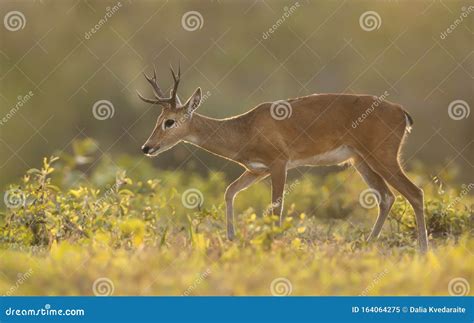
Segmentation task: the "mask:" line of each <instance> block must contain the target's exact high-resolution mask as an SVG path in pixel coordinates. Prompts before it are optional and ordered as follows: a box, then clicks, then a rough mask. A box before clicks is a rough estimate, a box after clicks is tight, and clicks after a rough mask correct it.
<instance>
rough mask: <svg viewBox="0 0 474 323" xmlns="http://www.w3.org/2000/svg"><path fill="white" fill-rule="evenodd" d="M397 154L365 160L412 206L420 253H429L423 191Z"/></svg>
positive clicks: (381, 155) (380, 155) (382, 155)
mask: <svg viewBox="0 0 474 323" xmlns="http://www.w3.org/2000/svg"><path fill="white" fill-rule="evenodd" d="M397 156H398V155H397V154H393V156H392V155H391V154H386V153H385V154H378V156H371V157H370V158H366V159H365V160H366V161H367V162H368V164H369V165H370V167H372V169H373V170H375V171H376V172H377V173H378V174H379V175H380V176H382V177H383V178H384V179H385V180H386V181H387V183H388V184H390V185H391V186H392V187H393V188H395V189H396V190H397V191H399V192H400V194H402V195H403V196H404V197H405V198H406V199H407V200H408V202H409V203H410V204H411V206H412V207H413V210H414V212H415V219H416V227H417V232H418V243H419V246H420V251H421V252H422V253H426V252H427V251H428V235H427V233H426V224H425V214H424V202H423V196H424V194H423V190H422V189H421V188H419V187H418V186H416V185H415V184H413V182H412V181H410V179H409V178H408V177H407V176H406V175H405V173H404V172H403V169H402V167H401V166H400V163H399V161H398V158H397Z"/></svg>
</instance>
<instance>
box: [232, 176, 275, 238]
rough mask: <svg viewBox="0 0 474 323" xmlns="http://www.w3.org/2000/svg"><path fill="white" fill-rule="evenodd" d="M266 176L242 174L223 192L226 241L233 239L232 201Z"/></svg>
mask: <svg viewBox="0 0 474 323" xmlns="http://www.w3.org/2000/svg"><path fill="white" fill-rule="evenodd" d="M266 176H268V174H266V173H252V172H250V171H246V172H244V173H243V174H242V175H240V177H239V178H237V179H236V180H235V181H234V182H232V183H231V184H230V185H229V186H228V187H227V189H226V191H225V202H226V219H227V239H229V240H233V239H234V237H235V230H234V199H235V196H236V195H237V194H238V193H239V192H240V191H242V190H245V189H246V188H248V187H249V186H250V185H252V184H253V183H255V182H257V181H259V180H261V179H263V178H264V177H266Z"/></svg>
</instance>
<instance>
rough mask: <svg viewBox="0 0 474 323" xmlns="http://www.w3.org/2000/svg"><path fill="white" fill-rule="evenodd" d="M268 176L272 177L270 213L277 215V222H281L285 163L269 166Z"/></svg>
mask: <svg viewBox="0 0 474 323" xmlns="http://www.w3.org/2000/svg"><path fill="white" fill-rule="evenodd" d="M270 176H271V178H272V206H271V207H272V214H274V215H277V216H278V217H279V222H278V224H279V225H281V223H282V211H283V202H284V201H283V200H284V195H283V192H284V190H285V183H286V163H277V164H275V165H273V166H272V167H271V170H270Z"/></svg>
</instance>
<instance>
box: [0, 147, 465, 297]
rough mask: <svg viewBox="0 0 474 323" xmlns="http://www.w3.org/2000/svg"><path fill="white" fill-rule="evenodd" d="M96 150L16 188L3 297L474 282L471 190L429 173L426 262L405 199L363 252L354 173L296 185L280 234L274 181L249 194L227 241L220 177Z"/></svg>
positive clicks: (3, 259)
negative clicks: (273, 210) (191, 193)
mask: <svg viewBox="0 0 474 323" xmlns="http://www.w3.org/2000/svg"><path fill="white" fill-rule="evenodd" d="M94 147H95V143H94V142H93V141H92V140H90V139H86V140H82V141H78V142H76V143H75V144H74V151H73V153H72V154H70V155H69V154H64V153H62V154H61V155H60V156H59V157H51V158H45V159H44V161H43V163H42V165H39V167H38V168H37V169H30V170H29V171H28V172H27V173H26V174H25V175H24V176H23V177H22V178H21V179H19V180H18V181H17V182H15V183H13V184H12V185H11V186H10V187H9V189H10V190H9V191H8V194H10V195H9V196H7V195H8V194H7V193H6V194H7V195H5V202H6V204H7V206H4V208H3V210H2V213H1V215H0V248H1V249H0V273H1V274H0V294H6V295H93V294H94V292H93V288H92V286H93V283H94V281H96V280H97V279H98V278H100V277H106V278H108V279H110V281H111V282H112V283H113V286H114V288H113V295H157V294H158V295H163V294H166V295H183V294H185V295H271V294H272V291H271V289H270V286H271V283H272V281H274V280H275V279H277V278H281V277H283V278H286V279H288V281H289V282H290V283H291V295H420V294H422V295H447V294H449V290H448V284H449V282H450V281H451V280H452V279H453V278H457V277H462V278H464V279H466V280H467V281H470V282H472V281H474V272H473V270H472V268H473V263H474V261H473V260H474V257H473V253H472V250H474V238H473V236H472V233H473V222H472V220H473V215H472V205H473V203H474V198H473V197H472V193H470V192H468V191H467V190H468V189H469V188H468V187H461V186H456V185H452V186H450V185H448V184H446V183H445V184H444V185H443V187H442V188H440V184H439V183H433V181H431V179H430V178H425V177H424V176H417V174H418V173H420V174H421V173H422V171H421V170H418V171H414V172H413V173H411V174H410V176H411V177H412V178H413V179H414V180H415V181H416V182H417V183H418V184H419V185H421V186H422V187H423V188H424V190H425V196H426V201H425V204H426V212H427V222H428V231H429V235H430V242H431V246H432V249H431V251H430V252H429V253H428V254H427V255H426V256H420V255H418V254H417V252H416V246H417V243H416V232H415V229H414V216H413V212H412V210H411V208H410V207H409V205H408V204H407V203H406V202H405V200H404V199H402V198H401V197H398V198H397V201H396V204H395V206H394V208H393V210H392V212H391V215H390V217H389V220H388V221H387V223H386V224H385V228H384V231H383V232H382V235H381V237H380V239H379V240H378V241H376V242H371V243H367V242H365V239H366V237H367V236H368V234H369V232H370V229H371V226H372V224H373V222H374V220H375V216H376V213H377V212H376V208H373V209H366V208H363V207H362V206H361V205H360V203H359V194H360V192H362V191H363V190H364V189H366V186H365V184H364V183H363V182H362V181H361V180H360V179H359V177H358V175H357V174H353V173H352V171H351V170H349V169H346V170H343V171H339V172H336V173H331V174H329V175H327V176H316V175H309V174H308V175H305V176H302V177H299V178H298V179H295V180H294V181H293V182H291V181H290V182H289V185H292V183H294V185H292V187H291V191H289V192H288V194H287V196H286V198H287V200H286V207H285V220H284V223H283V225H282V226H281V227H277V226H276V224H275V221H276V218H275V217H274V216H272V215H266V216H262V214H264V213H265V210H266V207H267V206H268V202H269V200H270V189H269V185H268V183H266V182H263V183H260V184H257V185H255V187H252V188H250V189H249V190H247V191H245V192H243V193H242V194H241V195H239V197H238V198H237V211H238V212H236V214H237V219H236V221H237V229H238V238H237V239H236V241H234V242H229V241H227V240H226V239H225V217H224V203H223V192H224V189H225V185H226V183H227V182H228V181H227V179H226V178H225V177H224V175H223V174H221V173H211V174H208V175H206V176H201V175H199V174H194V173H190V172H186V171H176V172H171V171H166V172H163V171H158V170H157V169H155V168H153V167H152V166H151V164H148V163H143V162H142V163H141V164H140V168H139V169H138V168H134V167H133V165H134V163H135V162H136V160H134V159H132V158H130V157H121V158H118V159H115V160H114V161H113V162H112V161H111V160H108V159H107V158H102V159H101V160H100V161H99V162H97V163H96V164H94V165H93V167H90V166H91V162H92V161H93V159H92V158H91V157H90V156H91V155H92V153H93V151H94ZM84 166H87V167H84ZM86 170H87V171H86ZM450 176H452V175H450V174H444V178H447V179H450V178H451V177H450ZM191 188H192V189H195V190H198V191H199V192H200V193H201V194H202V199H201V200H199V201H198V203H196V207H193V208H190V205H188V204H186V203H183V193H184V192H185V191H186V190H189V189H191ZM466 192H467V193H466ZM198 198H199V197H198ZM9 203H10V204H9ZM471 289H472V288H471ZM471 293H472V292H471Z"/></svg>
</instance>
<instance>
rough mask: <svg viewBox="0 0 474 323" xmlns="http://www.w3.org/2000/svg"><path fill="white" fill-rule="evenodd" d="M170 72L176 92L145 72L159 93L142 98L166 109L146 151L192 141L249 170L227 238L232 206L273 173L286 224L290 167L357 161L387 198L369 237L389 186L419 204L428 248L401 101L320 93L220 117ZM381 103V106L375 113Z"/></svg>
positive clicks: (278, 211) (228, 196) (408, 122)
mask: <svg viewBox="0 0 474 323" xmlns="http://www.w3.org/2000/svg"><path fill="white" fill-rule="evenodd" d="M171 74H172V76H173V79H174V86H173V89H172V90H171V95H170V96H169V97H165V95H164V93H163V91H162V89H161V88H160V86H159V85H158V83H157V79H156V73H154V75H153V77H148V76H147V75H145V77H146V79H147V80H148V82H149V83H150V84H151V86H152V88H153V91H154V98H153V99H147V98H145V97H143V96H142V95H141V94H140V93H138V95H139V97H140V98H141V99H142V100H143V101H145V102H148V103H152V104H156V105H159V106H162V107H163V109H162V112H161V114H160V115H159V116H158V119H157V121H156V125H155V127H154V129H153V132H152V133H151V135H150V137H149V138H148V140H147V141H146V142H145V144H144V145H143V146H142V151H143V153H145V154H146V155H147V156H150V157H151V156H156V155H158V154H160V153H162V152H164V151H166V150H168V149H170V148H171V147H173V146H175V145H176V144H178V143H179V142H181V141H185V142H188V143H191V144H194V145H196V146H198V147H201V148H203V149H205V150H207V151H209V152H211V153H213V154H216V155H218V156H221V157H224V158H227V159H229V160H232V161H234V162H236V163H238V164H240V165H241V166H242V167H244V169H245V171H244V172H243V174H242V175H241V176H240V177H239V178H238V179H236V180H235V181H234V182H233V183H231V184H230V185H229V186H228V187H227V189H226V191H225V202H226V219H227V237H228V239H230V240H232V239H233V238H234V236H235V230H234V210H233V203H234V198H235V197H236V195H237V194H238V193H239V192H240V191H242V190H244V189H246V188H248V187H249V186H250V185H252V184H254V183H256V182H258V181H259V180H261V179H263V178H265V177H267V176H270V178H271V183H272V184H271V186H272V204H271V205H272V208H273V210H272V212H273V214H275V215H278V216H279V217H280V222H281V216H282V209H283V198H284V187H285V182H286V174H287V171H288V170H289V169H291V168H295V167H298V166H303V165H304V166H319V165H333V164H340V163H342V162H350V163H351V164H352V165H353V166H354V167H355V168H356V169H357V171H358V172H359V173H360V175H361V176H362V178H363V179H364V181H365V182H366V183H367V185H368V186H369V187H370V188H372V189H373V190H375V191H376V192H378V194H377V195H378V196H380V199H378V204H379V214H378V217H377V220H376V222H375V225H374V226H373V229H372V232H371V234H370V236H369V238H368V239H369V240H372V239H374V238H377V237H378V236H379V234H380V231H381V229H382V226H383V224H384V221H385V219H386V218H387V216H388V214H389V212H390V209H391V207H392V205H393V203H394V200H395V197H394V194H393V193H392V191H391V190H390V188H389V186H388V185H390V186H391V187H393V188H394V189H396V190H397V191H398V192H400V193H401V194H402V195H403V196H404V197H405V198H406V199H407V200H408V202H409V203H410V204H411V206H412V207H413V209H414V212H415V217H416V226H417V232H418V241H419V246H420V251H421V252H423V253H424V252H426V251H427V250H428V237H427V234H426V227H425V219H424V211H423V191H422V190H421V189H420V188H419V187H417V186H416V185H415V184H413V183H412V182H411V181H410V180H409V179H408V177H407V176H406V175H405V173H404V171H403V169H402V167H401V166H400V161H399V154H400V148H401V146H402V143H403V141H404V138H405V136H406V133H407V132H408V131H409V130H410V128H411V126H412V124H413V120H412V118H411V117H410V115H409V114H408V113H407V112H406V111H405V110H404V109H403V108H402V107H401V106H400V105H398V104H395V103H391V102H388V101H386V100H380V99H379V98H378V97H375V96H371V95H352V94H313V95H309V96H305V97H299V98H294V99H289V100H286V101H277V102H273V103H262V104H259V105H258V106H257V107H255V108H253V109H251V110H250V111H248V112H246V113H243V114H241V115H238V116H235V117H231V118H226V119H214V118H209V117H206V116H203V115H200V114H198V113H196V112H195V111H196V109H197V108H198V107H199V105H200V103H201V99H202V94H201V89H200V88H197V89H196V91H195V92H194V94H193V95H191V97H190V98H189V99H188V100H187V101H186V103H181V101H180V99H179V97H178V95H177V90H178V84H179V81H180V71H178V73H177V74H176V73H175V72H174V71H173V69H172V68H171ZM376 102H377V104H376V105H377V107H376V108H375V109H372V110H368V108H369V107H374V104H375V103H376ZM282 112H283V114H282ZM369 112H370V113H369ZM361 116H363V117H364V118H363V119H361Z"/></svg>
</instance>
